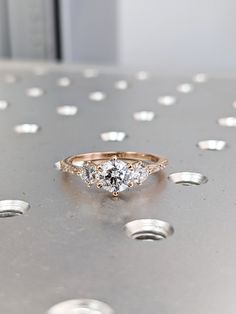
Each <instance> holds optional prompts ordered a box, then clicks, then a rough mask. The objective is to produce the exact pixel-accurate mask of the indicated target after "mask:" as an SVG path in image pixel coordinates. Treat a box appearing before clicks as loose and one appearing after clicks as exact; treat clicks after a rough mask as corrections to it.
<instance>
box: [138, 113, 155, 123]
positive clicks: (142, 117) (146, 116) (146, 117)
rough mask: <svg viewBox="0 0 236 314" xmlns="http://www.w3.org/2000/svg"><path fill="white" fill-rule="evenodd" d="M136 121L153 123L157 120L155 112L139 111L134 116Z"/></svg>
mask: <svg viewBox="0 0 236 314" xmlns="http://www.w3.org/2000/svg"><path fill="white" fill-rule="evenodd" d="M133 117H134V120H137V121H152V120H153V119H154V118H155V113H154V112H153V111H138V112H135V113H134V114H133Z"/></svg>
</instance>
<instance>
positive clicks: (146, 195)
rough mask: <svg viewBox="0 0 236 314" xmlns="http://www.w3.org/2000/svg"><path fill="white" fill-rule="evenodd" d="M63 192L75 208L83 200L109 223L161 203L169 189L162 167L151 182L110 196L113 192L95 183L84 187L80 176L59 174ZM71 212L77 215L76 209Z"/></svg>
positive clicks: (119, 220) (131, 217)
mask: <svg viewBox="0 0 236 314" xmlns="http://www.w3.org/2000/svg"><path fill="white" fill-rule="evenodd" d="M60 180H61V186H62V188H63V193H66V194H67V195H68V196H70V198H71V200H72V201H73V202H74V206H73V207H74V208H76V206H78V205H79V206H80V204H84V206H87V207H88V208H90V209H92V210H93V211H94V210H95V212H96V213H97V219H98V220H99V221H103V222H106V223H109V224H114V223H125V222H127V221H131V220H134V219H137V216H136V215H137V211H138V210H140V209H141V208H149V207H150V206H152V205H151V204H153V203H158V202H159V200H160V199H161V197H162V194H163V192H164V191H165V190H166V186H167V180H166V175H165V173H164V172H162V171H160V172H158V173H157V174H155V175H153V176H151V178H150V180H149V182H147V183H146V184H145V185H142V186H141V187H140V188H137V189H136V190H132V189H131V190H129V193H121V194H119V196H118V197H111V196H110V193H109V192H107V193H101V191H100V190H98V189H96V188H95V187H91V188H90V189H83V188H82V187H81V185H82V184H83V183H82V182H81V181H80V180H79V178H78V177H76V176H70V175H69V174H68V173H63V174H62V176H60ZM71 215H73V216H75V215H78V211H77V210H76V209H75V210H73V211H72V212H71Z"/></svg>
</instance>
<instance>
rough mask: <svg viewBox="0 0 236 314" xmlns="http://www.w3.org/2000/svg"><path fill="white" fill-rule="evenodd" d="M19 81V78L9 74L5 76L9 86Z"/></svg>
mask: <svg viewBox="0 0 236 314" xmlns="http://www.w3.org/2000/svg"><path fill="white" fill-rule="evenodd" d="M16 81H17V77H16V76H15V75H13V74H7V75H6V76H5V82H6V83H8V84H13V83H15V82H16Z"/></svg>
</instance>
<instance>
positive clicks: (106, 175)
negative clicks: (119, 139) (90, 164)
mask: <svg viewBox="0 0 236 314" xmlns="http://www.w3.org/2000/svg"><path fill="white" fill-rule="evenodd" d="M99 168H100V169H99V173H98V181H99V183H101V186H102V188H103V189H104V190H106V191H109V192H112V193H114V192H121V191H124V190H126V189H127V188H128V184H129V182H130V180H129V179H130V170H129V168H128V165H127V163H126V162H124V161H122V160H117V159H114V160H109V161H107V162H104V163H102V164H101V165H100V167H99Z"/></svg>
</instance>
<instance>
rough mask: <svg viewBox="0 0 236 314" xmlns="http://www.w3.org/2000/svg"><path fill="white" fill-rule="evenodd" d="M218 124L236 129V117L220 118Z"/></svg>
mask: <svg viewBox="0 0 236 314" xmlns="http://www.w3.org/2000/svg"><path fill="white" fill-rule="evenodd" d="M218 124H219V125H220V126H226V127H236V118H235V117H226V118H220V119H218Z"/></svg>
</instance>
